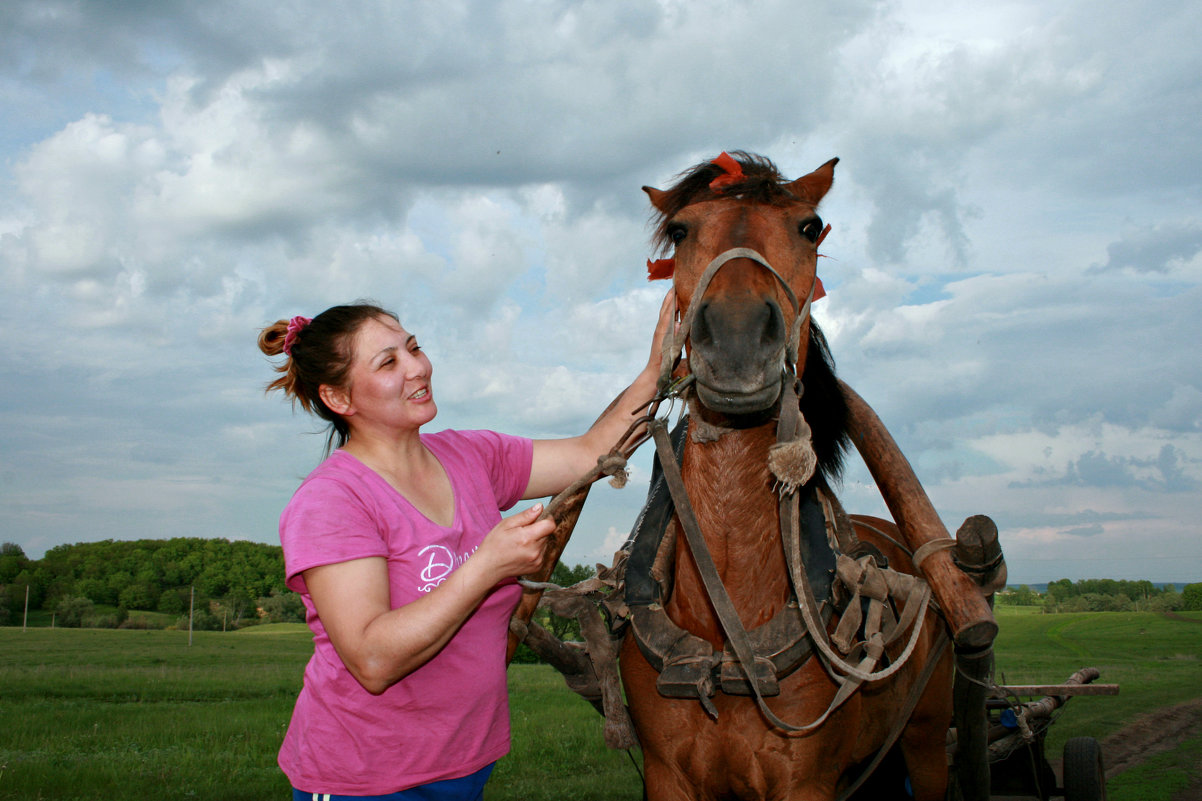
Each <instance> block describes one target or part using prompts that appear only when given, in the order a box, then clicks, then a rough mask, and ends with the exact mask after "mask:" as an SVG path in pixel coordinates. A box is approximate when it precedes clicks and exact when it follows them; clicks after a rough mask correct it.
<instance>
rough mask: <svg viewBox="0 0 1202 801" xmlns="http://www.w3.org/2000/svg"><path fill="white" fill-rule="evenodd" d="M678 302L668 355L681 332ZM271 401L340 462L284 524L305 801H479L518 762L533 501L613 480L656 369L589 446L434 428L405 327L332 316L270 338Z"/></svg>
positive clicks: (268, 332)
mask: <svg viewBox="0 0 1202 801" xmlns="http://www.w3.org/2000/svg"><path fill="white" fill-rule="evenodd" d="M673 312H674V309H673V306H672V304H671V302H670V299H669V298H665V301H664V305H663V307H662V308H661V312H660V319H659V325H658V327H657V329H656V333H655V338H654V342H655V343H659V342H660V341H662V339H663V335H664V331H665V330H666V326H667V325H668V323H669V322H670V320H671V319H672V316H673ZM259 347H260V349H261V350H262V351H263V352H264V353H266V354H268V355H269V356H279V355H283V356H285V357H286V359H285V361H284V362H283V363H282V364H280V365H279V366H278V367H277V370H278V371H279V372H280V373H281V375H280V377H279V378H277V379H276V380H275V381H273V382H272V383H271V384H270V385H269V389H280V390H283V391H284V392H285V394H287V395H288V396H290V397H291V398H292V399H293V400H294V401H295V402H297V403H300V404H301V406H302V407H303V408H304V409H306V410H307V411H310V412H312V413H314V414H316V415H318V416H319V417H321V418H322V419H324V420H326V421H328V422H329V423H330V426H331V431H330V439H329V442H328V445H327V457H328V458H326V460H325V461H324V462H323V463H322V464H321V465H319V466H318V467H317V469H316V470H314V471H313V472H312V473H311V474H310V475H309V476H308V477H307V478H306V479H305V481H304V482H303V483H302V484H301V486H300V488H299V489H298V490H297V491H296V493H295V495H293V497H292V500H291V501H289V503H288V505H287V507H286V508H285V509H284V512H283V514H282V516H281V518H280V540H281V542H282V543H283V546H284V562H285V573H286V581H287V584H288V586H289V588H291V589H292V590H295V591H296V592H298V593H300V594H301V597H302V598H303V600H304V603H305V609H306V613H307V615H306V616H307V621H308V624H309V627H310V628H311V629H312V630H313V634H314V648H315V652H314V655H313V658H312V659H311V660H310V661H309V664H308V666H307V667H306V669H305V682H304V688H303V689H302V691H301V694H300V696H299V698H298V699H297V702H296V707H295V710H294V711H293V717H292V724H291V726H289V729H288V733H287V735H286V736H285V738H284V743H283V746H282V747H281V749H280V757H279V762H280V766H281V768H283V770H284V772H285V773H286V774H287V775H288V778H289V780H290V781H291V783H292V786H293V788H294V797H296V798H309V797H311V796H312V794H314V793H318V794H321V795H323V796H324V795H325V794H334V796H333V797H335V798H340V797H352V798H389V799H394V801H408V800H409V799H418V798H421V799H447V800H448V801H449V800H450V799H463V800H464V801H474V800H475V799H479V798H481V797H482V793H483V786H484V783H485V782H486V781H487V779H488V776H489V773H490V772H491V771H492V766H493V764H494V763H495V762H496V760H497V759H498V758H500V757H501V756H503V755H504V754H505V753H506V752H507V751H508V750H509V709H508V698H507V690H506V677H505V662H506V660H505V651H506V638H507V633H508V621H509V617H510V615H511V614H512V613H513V610H514V608H515V606H516V605H517V602H518V599H519V597H520V595H521V590H520V588H519V586H518V584H517V582H516V577H518V576H520V575H522V574H524V573H530V572H533V571H535V570H537V569H538V568H539V567H540V566H541V564H542V560H543V551H544V544H545V541H546V538H547V537H548V535H549V534H550V533H551V532H552V531H553V530H554V528H555V521H554V520H553V519H550V518H548V519H545V520H538V519H537V518H538V515H539V513H540V512H541V511H542V506H541V504H535V505H534V506H532V507H531V508H529V509H526V510H524V511H522V512H519V513H517V514H515V515H513V516H511V517H509V518H507V519H504V520H503V519H502V518H501V511H502V510H505V509H508V508H510V507H511V506H513V505H514V504H515V503H517V502H518V501H519V500H521V499H529V498H540V497H544V496H547V495H551V494H555V493H558V492H559V491H561V490H562V489H564V488H565V487H566V486H567V485H568V484H569V483H571V481H573V480H574V479H576V478H577V477H578V476H579V475H581V474H582V473H584V472H586V471H587V470H588V469H590V468H591V467H593V466H594V465H595V464H596V460H597V457H598V456H600V455H602V454H603V453H605V452H607V451H608V449H609V448H610V447H611V446H612V445H613V443H614V442H615V441H617V439H618V438H619V436H620V435H622V434H623V433H625V432H626V430H627V428H628V427H629V425H630V420H631V417H630V412H632V411H634V410H637V409H641V408H642V407H644V406H646V405H647V403H648V402H649V401H650V399H651V396H652V394H653V392H654V390H655V383H656V376H657V371H658V367H659V353H658V349H657V348H656V347H654V346H653V347H652V348H651V351H650V353H649V356H648V360H647V364H646V366H645V367H644V368H643V370H642V371H641V372H640V374H639V375H638V377H637V378H636V379H635V381H634V383H633V384H631V386H630V387H629V388H628V389H627V390H626V391H625V392H624V393H623V394H622V395H621V396H619V399H618V401H616V402H614V403H613V404H611V405H610V407H609V408H608V409H606V411H605V412H604V413H603V414H602V415H601V416H600V417H599V418H598V419H597V421H596V422H595V423H594V424H593V425H592V427H591V428H589V430H588V431H587V432H585V433H584V434H582V435H580V436H578V437H571V438H568V439H560V440H540V441H532V440H529V439H525V438H521V437H513V436H508V435H504V434H499V433H496V432H493V431H441V432H438V433H434V434H427V433H424V432H422V431H421V428H422V426H424V425H426V424H427V423H429V422H431V421H432V420H433V419H434V417H435V415H436V414H437V413H438V407H437V404H436V403H435V396H434V390H433V384H432V380H431V379H432V374H433V367H432V365H431V362H430V359H429V358H428V357H427V356H426V354H425V352H424V351H422V349H421V347H420V346H419V345H418V341H417V337H416V336H415V335H413V334H412V333H410V332H409V331H406V330H405V328H404V327H403V326H402V325H401V323H400V321H399V320H398V319H397V317H396V315H394V314H392V313H391V312H388V311H385V310H384V309H381V308H379V307H378V306H374V305H370V304H353V305H348V306H335V307H333V308H331V309H329V310H327V311H325V312H322V313H321V314H319V315H317V316H316V317H315V318H313V319H312V320H310V319H308V318H305V317H293V318H292V319H291V320H279V321H277V322H276V323H275V324H273V325H271V326H269V327H268V328H266V329H264V330H263V332H262V334H261V335H260V337H259Z"/></svg>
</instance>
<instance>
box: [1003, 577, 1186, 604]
mask: <svg viewBox="0 0 1202 801" xmlns="http://www.w3.org/2000/svg"><path fill="white" fill-rule="evenodd" d="M997 601H998V603H1001V604H1009V605H1013V606H1041V607H1043V611H1044V612H1176V611H1181V610H1202V583H1197V584H1186V585H1185V586H1184V587H1183V588H1182V590H1181V592H1178V591H1177V589H1176V587H1175V586H1172V585H1165V586H1159V587H1158V586H1156V585H1155V584H1153V583H1152V582H1151V581H1147V580H1146V579H1144V580H1138V581H1129V580H1121V579H1079V580H1077V581H1071V580H1069V579H1066V578H1062V579H1058V580H1056V581H1052V582H1049V583H1048V586H1047V589H1046V590H1045V591H1044V592H1043V593H1042V594H1041V593H1038V592H1036V591H1035V590H1032V589H1031V587H1030V586H1028V585H1026V584H1020V585H1019V586H1017V587H1008V588H1007V590H1006V592H1004V593H999V594H998V596H997Z"/></svg>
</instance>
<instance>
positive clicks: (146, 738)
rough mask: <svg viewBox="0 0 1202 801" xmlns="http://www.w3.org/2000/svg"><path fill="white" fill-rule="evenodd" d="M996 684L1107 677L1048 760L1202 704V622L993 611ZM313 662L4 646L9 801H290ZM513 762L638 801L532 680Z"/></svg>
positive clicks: (162, 644)
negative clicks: (1068, 743)
mask: <svg viewBox="0 0 1202 801" xmlns="http://www.w3.org/2000/svg"><path fill="white" fill-rule="evenodd" d="M998 614H999V620H1000V623H1001V635H1000V636H999V639H998V643H997V649H996V650H997V663H998V670H999V673H1000V674H1002V675H1004V678H1005V680H1006V681H1007V682H1009V683H1026V682H1031V683H1034V682H1040V683H1059V682H1061V681H1063V680H1064V679H1065V678H1067V677H1068V676H1069V675H1070V674H1071V673H1072V672H1073V671H1075V670H1077V669H1078V668H1081V667H1085V666H1093V667H1097V668H1098V669H1099V670H1100V671H1101V673H1102V677H1101V679H1100V681H1103V682H1108V683H1118V684H1119V685H1120V686H1121V691H1120V694H1119V695H1118V696H1113V697H1098V698H1088V697H1086V698H1076V699H1074V700H1072V701H1071V702H1070V703H1069V704H1068V706H1067V707H1066V709H1065V711H1064V714H1063V715H1062V717H1061V718H1060V719H1059V720H1058V721H1057V722H1056V724H1055V725H1054V726H1053V727H1052V729H1051V734H1050V736H1049V740H1048V742H1049V754H1052V755H1056V754H1059V752H1060V748H1061V746H1062V744H1063V742H1064V740H1065V739H1066V738H1068V737H1072V736H1077V735H1090V736H1094V737H1097V738H1099V739H1102V738H1104V737H1105V736H1106V735H1108V734H1110V733H1112V732H1116V731H1119V730H1121V729H1123V728H1124V726H1126V725H1127V724H1128V723H1129V722H1130V721H1131V720H1132V719H1133V718H1135V717H1136V716H1138V715H1140V714H1143V713H1145V712H1148V711H1150V710H1154V709H1157V708H1160V707H1164V706H1168V705H1171V704H1175V703H1179V702H1181V701H1185V700H1189V699H1192V698H1195V697H1198V696H1199V695H1202V664H1200V660H1202V625H1199V624H1202V614H1199V613H1185V614H1183V615H1181V616H1179V617H1178V618H1177V619H1173V618H1168V617H1165V616H1162V615H1157V614H1153V613H1134V612H1133V613H1080V614H1060V615H1040V614H1032V613H1030V610H1029V609H1025V608H1021V607H1011V608H1000V609H999V612H998ZM310 650H311V645H310V640H309V635H308V632H307V630H305V629H304V627H303V626H301V625H292V624H283V625H277V626H263V627H256V628H251V629H247V630H244V631H239V632H230V633H220V632H197V633H196V634H194V635H193V644H192V645H191V646H189V645H188V634H187V632H177V631H127V630H101V629H97V630H89V629H46V628H30V629H29V630H28V631H24V632H23V631H22V630H21V629H20V628H0V799H22V801H35V800H36V799H55V800H56V801H59V800H61V801H70V800H72V799H80V800H81V801H82V800H84V799H86V800H87V801H91V800H92V799H101V798H122V799H132V800H134V801H137V800H139V799H167V800H168V801H170V800H171V799H193V800H200V801H207V800H209V799H211V800H212V801H217V800H218V799H223V800H229V801H240V800H245V801H260V800H263V799H283V798H287V797H289V796H288V786H287V782H286V781H285V779H284V778H283V776H282V775H281V774H280V772H279V770H278V768H277V767H276V765H275V753H276V749H277V748H278V747H279V743H280V740H281V738H282V736H283V733H284V729H285V727H286V725H287V723H288V717H289V715H290V713H291V709H292V703H293V700H294V698H295V696H296V693H297V691H298V690H299V688H300V682H301V671H302V669H303V666H304V663H305V661H306V660H307V659H308V656H309V653H310ZM510 686H511V691H512V709H513V713H512V714H513V729H514V743H513V752H512V753H511V754H510V755H509V756H508V757H506V758H505V759H504V760H502V761H501V763H500V764H499V765H498V768H497V770H496V773H495V774H494V778H493V780H492V782H491V783H490V785H489V788H488V790H487V791H486V794H485V795H486V798H487V799H488V801H509V800H510V799H512V800H513V801H516V800H517V799H524V800H525V799H532V800H537V799H581V800H582V801H592V800H593V799H596V800H597V801H600V800H601V799H606V800H607V801H621V800H622V799H630V800H631V801H636V800H637V799H639V798H641V785H640V780H639V776H638V773H637V770H636V767H635V763H636V762H637V758H636V757H634V756H632V755H628V754H626V753H624V752H615V751H610V750H608V749H606V747H605V745H604V743H603V741H602V734H601V720H600V718H599V717H598V716H597V714H596V713H595V712H594V711H593V709H592V707H590V706H589V705H587V704H586V703H585V702H584V701H582V700H581V699H579V698H578V697H577V696H576V695H574V694H573V693H571V692H570V691H569V690H567V689H566V688H565V687H564V685H563V682H562V680H561V679H560V677H559V676H558V674H556V673H555V672H554V671H552V670H551V669H550V668H547V667H545V666H540V665H515V666H513V667H512V668H511V670H510ZM1200 760H1202V742H1199V740H1198V739H1196V738H1195V739H1193V740H1187V741H1186V742H1184V743H1182V744H1181V745H1179V746H1178V747H1177V748H1176V749H1174V750H1173V751H1170V752H1168V753H1167V754H1161V755H1158V756H1157V757H1156V758H1155V759H1153V760H1151V761H1150V762H1149V763H1148V764H1147V765H1145V766H1143V767H1141V768H1134V769H1131V770H1129V771H1127V772H1125V773H1123V774H1121V775H1120V776H1119V777H1118V778H1117V779H1115V780H1112V781H1111V783H1110V788H1109V789H1110V797H1111V799H1114V801H1127V800H1128V799H1136V798H1140V799H1156V798H1163V799H1165V801H1169V799H1171V797H1172V795H1171V794H1172V792H1173V791H1174V788H1176V787H1180V786H1184V783H1185V782H1187V781H1188V773H1189V770H1190V768H1188V767H1186V766H1191V765H1197V764H1198V762H1199V761H1200Z"/></svg>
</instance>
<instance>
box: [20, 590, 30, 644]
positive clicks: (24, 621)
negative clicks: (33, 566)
mask: <svg viewBox="0 0 1202 801" xmlns="http://www.w3.org/2000/svg"><path fill="white" fill-rule="evenodd" d="M28 625H29V585H28V584H26V585H25V616H24V617H23V618H21V633H22V634H24V633H25V627H26V626H28Z"/></svg>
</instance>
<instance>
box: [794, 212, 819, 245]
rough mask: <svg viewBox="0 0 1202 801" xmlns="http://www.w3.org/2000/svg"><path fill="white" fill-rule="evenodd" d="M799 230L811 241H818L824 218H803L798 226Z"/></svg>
mask: <svg viewBox="0 0 1202 801" xmlns="http://www.w3.org/2000/svg"><path fill="white" fill-rule="evenodd" d="M797 230H798V231H799V232H800V233H801V235H802V236H804V237H805V238H806V239H808V240H810V241H811V242H817V241H818V237H819V236H820V235H821V234H822V220H820V219H818V218H817V217H811V218H809V219H808V220H803V221H802V223H801V225H799V226H797Z"/></svg>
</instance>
